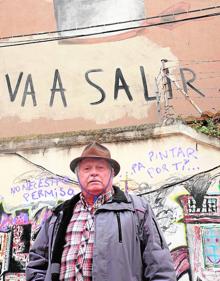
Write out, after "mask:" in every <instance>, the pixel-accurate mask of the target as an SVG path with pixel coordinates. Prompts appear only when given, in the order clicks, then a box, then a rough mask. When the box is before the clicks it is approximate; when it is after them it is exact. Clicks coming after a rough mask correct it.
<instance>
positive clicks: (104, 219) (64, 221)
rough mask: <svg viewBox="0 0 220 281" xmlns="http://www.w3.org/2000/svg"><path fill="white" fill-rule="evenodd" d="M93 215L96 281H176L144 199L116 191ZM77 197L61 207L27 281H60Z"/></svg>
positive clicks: (41, 238) (44, 232)
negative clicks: (65, 245) (67, 236)
mask: <svg viewBox="0 0 220 281" xmlns="http://www.w3.org/2000/svg"><path fill="white" fill-rule="evenodd" d="M114 189H115V193H114V196H113V199H112V201H110V202H108V203H106V204H104V205H102V206H101V207H100V208H99V209H98V210H97V211H96V213H95V219H94V220H95V222H94V223H95V241H94V252H93V266H92V280H93V281H112V280H114V281H143V280H145V281H153V280H154V281H175V280H176V277H175V272H174V268H173V264H172V260H171V255H170V252H169V249H168V247H167V244H166V242H165V240H164V238H163V235H162V233H161V231H160V229H159V226H158V225H157V222H156V220H155V216H154V214H153V212H152V210H151V208H150V206H149V205H148V203H147V202H146V201H145V200H144V199H143V198H140V197H137V196H134V195H132V196H128V195H126V194H125V193H124V192H122V191H121V190H120V189H119V188H118V187H114ZM79 198H80V197H79V194H77V195H75V196H74V197H73V198H72V199H70V200H68V201H66V202H64V203H63V204H62V205H60V206H58V207H57V208H56V209H55V210H54V212H53V215H52V216H51V217H49V218H48V220H47V221H46V222H45V224H44V225H43V227H42V229H41V230H40V232H39V234H38V235H37V238H36V240H35V242H34V244H33V246H32V248H31V250H30V254H29V263H28V265H27V269H26V278H27V279H26V280H27V281H29V280H35V281H43V280H45V281H51V280H52V281H53V280H59V271H60V262H61V256H62V251H63V246H64V243H65V232H66V229H67V225H68V223H69V221H70V219H71V217H72V211H73V208H74V206H75V204H76V202H77V201H78V200H79Z"/></svg>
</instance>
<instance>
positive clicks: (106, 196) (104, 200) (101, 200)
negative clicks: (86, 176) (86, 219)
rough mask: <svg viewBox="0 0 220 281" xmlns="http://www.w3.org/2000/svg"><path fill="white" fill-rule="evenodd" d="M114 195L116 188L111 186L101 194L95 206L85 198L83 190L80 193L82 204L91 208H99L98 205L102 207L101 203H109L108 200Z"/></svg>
mask: <svg viewBox="0 0 220 281" xmlns="http://www.w3.org/2000/svg"><path fill="white" fill-rule="evenodd" d="M113 195H114V189H113V188H111V189H110V190H109V191H107V192H105V193H103V194H101V195H99V196H98V198H97V200H96V201H95V202H94V204H93V206H89V205H88V204H87V202H86V200H85V197H84V195H83V193H82V192H81V193H80V199H81V202H82V204H83V205H84V207H86V208H88V209H90V208H92V209H95V210H96V209H98V207H100V206H101V205H103V204H105V203H107V202H108V201H110V200H112V197H113Z"/></svg>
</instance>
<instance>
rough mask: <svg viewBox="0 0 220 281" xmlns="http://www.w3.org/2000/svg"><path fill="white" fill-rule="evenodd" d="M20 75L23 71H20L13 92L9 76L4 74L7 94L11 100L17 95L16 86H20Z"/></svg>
mask: <svg viewBox="0 0 220 281" xmlns="http://www.w3.org/2000/svg"><path fill="white" fill-rule="evenodd" d="M22 76H23V72H20V74H19V77H18V81H17V83H16V86H15V90H14V92H13V91H12V87H11V81H10V77H9V75H8V74H6V75H5V78H6V82H7V85H8V92H9V96H10V100H11V101H14V100H15V98H16V96H17V93H18V88H19V86H20V83H21V79H22Z"/></svg>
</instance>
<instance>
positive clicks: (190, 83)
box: [180, 68, 205, 97]
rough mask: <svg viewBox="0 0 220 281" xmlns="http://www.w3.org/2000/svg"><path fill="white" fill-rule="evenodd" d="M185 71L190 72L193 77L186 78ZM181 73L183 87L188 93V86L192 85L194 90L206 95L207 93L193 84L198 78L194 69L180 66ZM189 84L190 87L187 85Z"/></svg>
mask: <svg viewBox="0 0 220 281" xmlns="http://www.w3.org/2000/svg"><path fill="white" fill-rule="evenodd" d="M184 72H189V73H191V74H192V78H191V79H189V80H186V77H185V73H184ZM180 75H181V79H182V83H183V89H184V91H185V92H186V93H188V87H190V88H191V89H192V90H194V91H195V92H196V93H198V94H199V95H201V96H203V97H205V95H204V94H203V93H202V92H201V91H200V90H198V89H197V88H196V87H195V86H193V85H192V82H194V81H195V80H196V74H195V72H194V71H193V70H192V69H189V68H180ZM187 86H188V87H187Z"/></svg>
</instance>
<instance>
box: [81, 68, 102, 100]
mask: <svg viewBox="0 0 220 281" xmlns="http://www.w3.org/2000/svg"><path fill="white" fill-rule="evenodd" d="M102 71H103V70H102V69H92V70H89V71H87V72H86V74H85V78H86V81H87V82H88V83H89V84H90V85H91V86H93V87H94V88H96V89H97V90H98V91H99V92H100V93H101V98H100V100H98V101H95V102H91V103H90V104H91V105H96V104H99V103H102V102H103V101H104V100H105V92H104V90H103V89H102V88H101V87H100V86H98V85H97V84H95V83H94V82H92V81H91V80H90V78H89V74H90V73H93V72H102Z"/></svg>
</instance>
